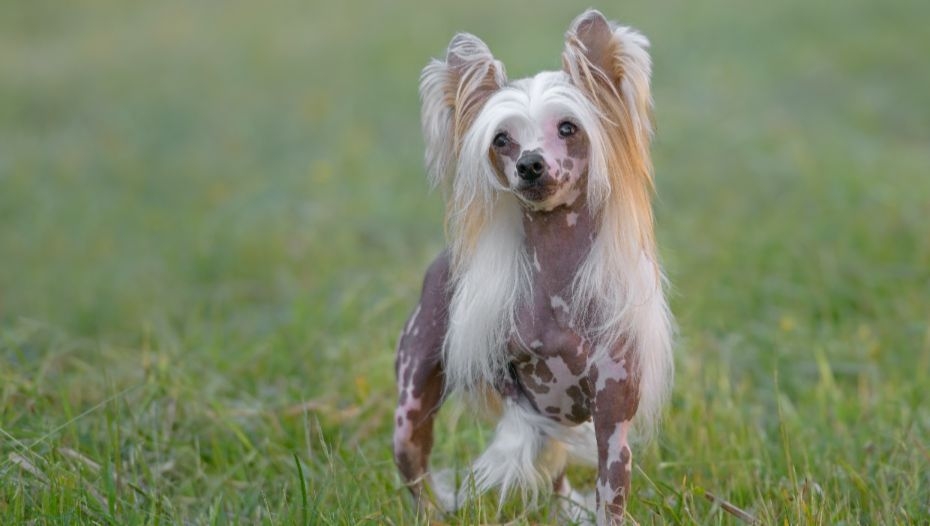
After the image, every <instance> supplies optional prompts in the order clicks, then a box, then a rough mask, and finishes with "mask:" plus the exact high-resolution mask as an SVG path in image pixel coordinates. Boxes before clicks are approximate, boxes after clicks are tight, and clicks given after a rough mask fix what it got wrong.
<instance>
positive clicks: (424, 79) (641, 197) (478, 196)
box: [420, 10, 652, 245]
mask: <svg viewBox="0 0 930 526" xmlns="http://www.w3.org/2000/svg"><path fill="white" fill-rule="evenodd" d="M647 47H648V41H647V40H646V38H645V37H643V36H642V35H641V34H639V33H637V32H635V31H633V30H632V29H630V28H627V27H621V26H618V25H616V24H614V23H611V22H608V21H607V20H606V19H605V18H604V16H603V15H601V14H600V13H599V12H597V11H593V10H590V11H586V12H584V13H582V14H581V15H580V16H579V17H578V18H576V19H575V20H574V21H573V22H572V24H571V26H570V28H569V30H568V31H567V32H566V35H565V50H564V52H563V54H562V69H561V70H560V71H549V72H543V73H539V74H538V75H536V76H533V77H530V78H526V79H522V80H517V81H513V82H510V81H508V80H507V76H506V73H505V71H504V66H503V64H501V62H499V61H498V60H496V59H495V58H494V57H493V55H492V54H491V52H490V50H489V49H488V47H487V46H486V45H485V44H484V42H482V41H481V40H479V39H478V38H477V37H475V36H473V35H469V34H459V35H456V36H455V37H454V38H453V39H452V42H451V43H450V44H449V48H448V51H447V54H446V59H445V60H444V61H441V60H433V61H431V62H430V63H429V64H428V65H427V66H426V68H425V69H424V70H423V74H422V76H421V82H420V97H421V99H422V105H423V106H422V123H423V133H424V136H425V139H426V146H427V148H426V160H427V167H428V170H429V173H430V177H431V179H432V181H433V183H434V184H436V185H440V184H445V185H446V186H447V188H448V189H449V190H450V194H449V202H448V212H449V215H450V223H452V226H453V230H456V229H457V230H460V231H461V232H458V233H460V234H462V235H464V236H466V237H469V236H470V237H476V236H477V235H479V234H480V231H481V229H482V225H486V224H487V223H488V220H489V216H490V215H492V211H493V210H494V209H495V207H496V206H497V205H498V204H500V203H501V202H502V201H508V200H509V201H512V202H514V203H518V204H519V205H520V206H522V207H523V208H526V209H530V210H541V211H547V210H552V209H554V208H557V207H559V206H564V205H572V204H573V203H575V202H576V200H577V199H578V198H579V197H583V198H584V199H586V200H587V204H588V206H589V207H590V209H591V210H592V212H593V213H596V214H598V215H600V216H603V215H604V214H605V213H606V214H611V213H613V214H614V215H616V216H617V217H620V216H636V217H628V218H627V219H628V220H632V226H630V225H627V226H628V227H630V228H636V229H639V230H642V232H640V234H643V232H646V234H645V235H649V236H651V212H650V206H649V192H650V190H651V180H652V179H651V171H652V167H651V163H650V160H649V141H650V138H651V133H652V127H651V119H650V116H651V115H650V114H651V105H652V102H651V95H650V92H649V76H650V70H651V64H650V59H649V55H648V54H647V52H646V48H647ZM449 183H450V184H449ZM611 208H613V209H614V210H612V211H611ZM643 214H646V215H648V216H649V217H648V221H647V218H645V217H640V216H642V215H643ZM490 220H491V221H493V218H491V219H490ZM646 223H648V225H647V224H646ZM456 227H458V228H456ZM455 234H456V232H453V235H455ZM470 244H471V243H468V242H466V243H465V245H470Z"/></svg>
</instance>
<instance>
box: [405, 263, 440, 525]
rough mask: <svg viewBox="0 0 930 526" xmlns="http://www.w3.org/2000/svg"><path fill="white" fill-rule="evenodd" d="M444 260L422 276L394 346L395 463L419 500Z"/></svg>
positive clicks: (434, 404) (436, 401) (436, 377)
mask: <svg viewBox="0 0 930 526" xmlns="http://www.w3.org/2000/svg"><path fill="white" fill-rule="evenodd" d="M448 280H449V258H448V254H447V253H446V252H443V253H442V254H440V255H439V256H438V257H437V258H436V259H435V260H434V261H433V263H432V264H431V265H430V267H429V270H428V271H427V272H426V277H425V278H424V280H423V292H422V297H421V299H420V303H419V304H417V307H416V308H415V310H414V312H413V314H412V315H411V316H410V319H409V320H407V323H406V324H405V325H404V329H403V331H402V332H401V336H400V341H399V342H398V345H397V361H396V363H395V374H396V375H397V389H398V403H397V409H396V411H395V415H394V426H395V427H394V461H395V462H396V464H397V467H398V469H399V470H400V473H401V475H402V476H403V478H404V481H405V482H406V484H407V486H408V487H409V488H410V491H411V492H412V493H413V496H414V498H415V499H416V500H417V502H418V504H419V505H420V506H421V507H423V508H425V507H427V502H426V500H425V499H423V498H422V491H423V482H424V480H423V479H424V477H425V476H426V473H427V466H428V461H429V454H430V451H431V450H432V447H433V420H434V419H435V416H436V413H437V412H438V411H439V407H440V406H441V405H442V398H443V392H444V387H445V386H444V383H443V369H442V343H443V339H444V338H445V334H446V328H447V324H448V305H449V291H448V287H447V283H448Z"/></svg>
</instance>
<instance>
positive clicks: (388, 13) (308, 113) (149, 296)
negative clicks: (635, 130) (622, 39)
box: [0, 0, 930, 525]
mask: <svg viewBox="0 0 930 526" xmlns="http://www.w3.org/2000/svg"><path fill="white" fill-rule="evenodd" d="M82 4H85V5H80V4H78V3H64V4H63V3H53V2H47V1H44V0H43V1H38V2H28V3H27V2H13V3H11V4H6V5H4V7H2V8H0V79H2V81H0V261H2V263H0V480H2V481H3V482H2V484H0V523H2V524H198V525H199V524H238V523H247V524H361V523H377V524H382V523H385V524H410V523H414V522H415V521H416V520H418V519H417V518H416V517H415V515H414V513H413V511H412V510H411V507H410V506H409V503H408V502H407V501H406V495H405V493H404V491H403V490H402V489H401V488H400V484H399V481H398V477H397V475H396V471H395V469H394V467H393V463H392V460H391V457H390V443H391V439H390V436H391V414H392V406H393V403H394V390H393V384H392V363H393V356H392V354H393V345H394V343H395V338H396V335H397V332H398V330H399V328H400V326H401V324H402V323H403V320H404V318H405V317H406V315H407V313H408V311H409V309H410V308H411V307H412V306H413V305H414V303H415V301H416V300H415V298H416V296H417V294H418V288H419V284H420V278H421V275H422V272H423V270H424V269H425V266H426V264H427V263H428V261H429V260H430V258H431V257H432V255H433V254H434V253H435V252H436V251H438V250H439V249H440V248H441V247H442V245H443V237H442V226H441V223H442V220H441V217H442V204H441V202H440V198H439V196H438V195H435V194H432V195H431V194H429V193H428V191H427V188H426V183H425V179H424V174H423V169H422V165H421V156H422V144H421V140H420V138H419V131H418V107H417V100H416V81H417V76H418V72H419V69H420V68H421V67H422V65H423V64H424V63H425V62H426V60H427V58H428V57H430V56H436V55H439V54H440V53H441V52H442V50H443V49H444V46H445V45H446V44H447V42H448V40H449V39H450V38H451V36H452V34H453V33H454V32H455V31H458V30H468V31H471V32H474V33H476V34H478V35H480V36H482V37H483V38H484V39H485V40H486V41H487V42H488V43H489V45H490V46H491V48H492V49H493V50H494V51H495V53H496V54H497V56H498V58H501V59H502V60H503V61H504V62H505V63H506V64H507V65H508V70H509V72H510V74H511V77H513V78H517V77H521V76H525V75H528V74H531V73H533V72H535V71H537V70H540V69H544V68H550V69H551V68H554V67H557V66H558V63H559V62H558V54H559V52H560V47H561V42H560V35H561V34H562V32H563V31H564V30H565V28H566V27H567V25H568V22H569V21H570V20H571V18H572V17H573V16H574V15H575V14H577V13H578V12H580V11H581V9H582V8H583V7H586V5H580V4H576V5H569V4H568V3H565V2H551V3H546V4H539V3H527V2H520V3H516V4H510V5H499V4H496V3H491V2H487V1H481V2H478V3H477V4H475V3H468V5H465V3H458V4H451V5H448V6H442V5H438V4H429V5H416V4H414V3H413V2H394V3H371V4H370V5H355V4H354V3H351V2H350V3H346V4H340V3H338V2H329V3H326V4H325V5H324V4H322V3H318V4H319V5H316V4H307V3H303V2H297V1H287V0H280V1H276V2H272V3H264V4H261V5H259V4H256V3H248V2H239V1H236V2H222V3H221V2H198V3H189V2H180V1H175V0H168V1H165V2H155V3H146V4H138V5H136V4H132V5H130V4H128V3H123V2H115V1H101V2H93V3H91V2H86V3H82ZM603 8H604V10H605V11H606V12H607V13H608V14H609V15H610V16H611V17H613V18H617V19H621V20H623V21H625V22H627V23H630V24H633V25H634V26H636V27H639V28H641V29H642V30H643V31H644V32H646V33H647V34H648V35H649V36H650V38H651V39H652V41H653V56H654V59H655V75H654V89H655V99H656V105H657V120H658V130H659V132H658V138H657V141H656V145H655V149H654V153H655V161H656V166H657V173H658V186H659V198H658V200H657V214H658V225H659V232H658V237H659V240H660V245H661V248H662V253H663V256H664V259H665V262H666V266H667V269H668V272H669V275H670V278H671V281H672V283H673V290H672V303H673V310H674V311H675V313H676V315H677V319H678V324H679V338H678V343H677V345H676V360H677V365H678V373H677V378H676V386H675V390H674V395H673V400H672V403H671V405H670V408H669V411H668V415H667V418H666V421H665V425H664V427H663V432H662V434H661V435H660V438H659V439H658V440H657V441H656V442H655V443H653V444H651V445H650V446H649V447H648V448H646V449H644V450H640V451H639V452H638V453H637V463H638V467H637V470H636V473H635V481H634V485H635V487H634V492H635V498H634V499H633V502H632V506H631V513H632V515H633V517H635V518H636V519H637V520H638V521H639V522H640V523H642V524H651V523H656V524H664V523H668V524H739V523H740V522H739V521H738V519H736V518H735V517H734V516H733V515H731V514H729V513H727V512H726V511H724V510H723V508H722V507H721V506H720V505H717V504H714V503H713V502H711V501H710V500H707V499H706V498H705V497H704V493H705V491H707V492H711V493H712V494H713V495H716V496H718V497H720V498H723V499H726V500H727V501H729V502H731V503H733V504H734V505H735V506H738V507H739V508H741V509H743V510H746V511H748V512H750V513H751V514H753V515H754V516H755V517H757V518H758V519H759V520H760V521H761V522H762V523H764V524H925V523H927V522H928V521H930V405H928V403H927V400H928V399H927V395H926V386H927V385H928V384H930V317H928V316H930V315H928V313H930V221H928V214H930V177H928V175H930V125H928V123H930V91H928V90H927V89H926V87H927V86H928V85H930V63H928V62H927V60H926V55H927V53H928V51H930V36H928V35H930V33H927V31H926V27H925V25H926V24H925V21H926V20H927V19H928V18H930V4H927V3H926V2H922V1H920V0H911V1H908V0H901V1H898V2H894V3H874V2H868V1H865V0H851V1H839V0H836V1H829V2H817V3H811V2H802V1H800V0H789V1H785V2H770V3H767V4H764V5H754V6H749V5H747V4H745V3H740V2H734V1H725V0H711V1H710V2H702V3H700V5H698V4H696V3H691V2H683V1H673V2H671V3H663V4H662V5H658V4H650V3H647V2H634V3H630V5H624V6H606V5H605V6H603ZM528 13H529V14H531V15H532V17H530V18H528V16H527V15H528ZM529 20H531V21H532V22H531V23H527V22H528V21H529ZM488 429H489V427H488V425H487V424H486V423H485V424H483V423H475V422H473V421H472V420H471V419H470V418H469V417H468V416H467V415H463V414H461V412H459V413H456V412H455V411H454V410H447V411H445V412H444V414H443V422H442V424H441V427H440V429H439V431H438V433H439V442H438V444H437V451H436V452H435V456H436V461H437V463H439V464H441V465H452V464H455V463H461V462H463V461H464V460H465V459H467V458H469V456H470V455H472V454H474V453H476V452H477V451H479V449H480V446H481V444H482V443H484V441H486V439H487V436H488ZM576 474H578V475H585V476H590V473H589V472H579V473H576ZM450 520H451V522H452V523H456V524H474V523H481V522H501V521H516V523H520V524H522V523H533V522H540V521H542V522H545V521H548V520H552V518H551V517H548V516H547V514H546V513H545V511H543V512H531V511H523V510H522V509H521V507H520V506H519V505H518V504H517V503H510V504H509V505H508V506H507V507H506V508H505V510H504V512H503V514H502V515H501V516H500V517H498V516H497V514H496V510H495V506H494V503H493V498H492V499H485V500H482V501H481V502H479V503H477V504H475V505H473V506H470V507H468V508H467V509H465V510H463V511H462V512H461V513H460V514H459V515H457V516H455V517H453V518H451V519H450Z"/></svg>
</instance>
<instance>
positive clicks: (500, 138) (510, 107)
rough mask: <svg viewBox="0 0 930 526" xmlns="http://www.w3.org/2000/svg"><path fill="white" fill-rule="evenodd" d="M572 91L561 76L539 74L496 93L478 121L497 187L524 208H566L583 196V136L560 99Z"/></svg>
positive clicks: (568, 106) (585, 159)
mask: <svg viewBox="0 0 930 526" xmlns="http://www.w3.org/2000/svg"><path fill="white" fill-rule="evenodd" d="M572 89H574V88H573V86H571V84H570V83H569V81H568V76H567V75H565V74H564V73H562V72H547V73H540V74H539V75H537V76H536V77H533V78H531V79H525V80H521V81H518V82H515V83H513V84H512V85H509V86H506V87H503V88H501V89H500V90H499V91H498V92H497V93H495V94H494V95H492V96H491V97H490V99H489V100H488V102H487V104H486V105H485V108H484V110H483V111H482V115H480V116H479V119H478V122H481V123H482V124H483V125H485V126H487V127H488V129H490V130H493V133H492V134H487V133H485V134H483V135H491V139H490V144H488V146H487V151H488V155H489V156H490V160H491V164H492V166H493V167H494V170H495V172H496V175H497V177H498V179H499V181H500V183H501V186H502V187H503V188H505V189H508V190H509V191H511V192H513V194H514V195H516V196H517V198H519V199H520V201H521V202H522V203H523V204H524V206H526V207H527V208H530V209H534V210H551V209H553V208H556V207H558V206H562V205H569V206H570V205H572V204H574V203H575V202H576V201H577V200H578V198H579V196H581V195H582V194H583V193H584V189H585V183H586V175H587V168H588V150H589V140H588V135H587V131H586V130H585V129H584V127H583V126H582V123H581V119H580V118H579V116H578V115H577V111H574V110H573V109H572V104H571V103H570V102H569V101H568V100H566V99H565V98H564V97H563V96H562V95H561V94H562V93H563V92H564V91H565V90H572ZM580 96H581V94H580V92H579V93H578V94H577V97H575V99H576V100H577V99H578V97H580Z"/></svg>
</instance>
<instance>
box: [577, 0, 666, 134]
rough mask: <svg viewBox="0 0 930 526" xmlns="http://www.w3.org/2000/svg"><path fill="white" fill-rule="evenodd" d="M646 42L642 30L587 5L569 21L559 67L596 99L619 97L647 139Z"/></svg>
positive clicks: (649, 103)
mask: <svg viewBox="0 0 930 526" xmlns="http://www.w3.org/2000/svg"><path fill="white" fill-rule="evenodd" d="M648 47H649V40H647V39H646V37H645V36H643V35H642V34H640V33H638V32H636V31H635V30H633V29H632V28H629V27H623V26H619V25H617V24H615V23H613V22H609V21H608V20H607V19H606V18H604V15H602V14H601V13H600V12H598V11H596V10H593V9H590V10H588V11H585V12H584V13H582V14H581V15H579V16H578V18H576V19H575V20H574V21H573V22H572V24H571V26H570V27H569V29H568V31H567V32H566V33H565V51H564V52H563V53H562V67H563V69H564V70H565V72H566V73H568V75H569V76H570V77H571V79H572V82H574V83H575V84H576V85H577V86H578V87H580V88H581V89H584V90H586V91H587V92H588V93H589V96H590V97H591V98H592V99H593V100H595V101H598V102H604V101H603V98H604V97H605V96H608V97H609V96H611V95H615V96H619V97H620V99H621V101H622V103H623V106H624V107H625V109H626V111H627V112H628V113H629V115H628V117H629V118H630V120H631V121H632V123H633V124H634V126H635V128H636V129H635V132H636V133H637V135H640V134H642V136H641V137H640V138H641V139H643V140H645V141H647V142H648V140H649V139H648V138H649V137H650V136H651V134H652V122H651V115H652V95H651V93H650V89H649V78H650V76H651V74H652V61H651V60H650V58H649V53H648V52H647V51H646V50H647V49H648ZM603 106H605V105H604V104H602V107H603Z"/></svg>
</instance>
